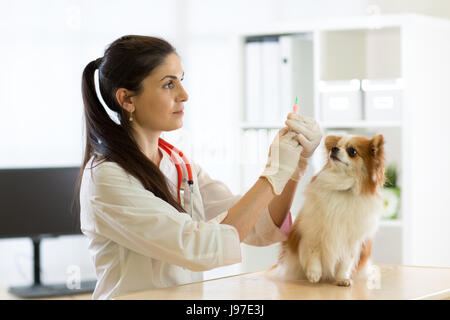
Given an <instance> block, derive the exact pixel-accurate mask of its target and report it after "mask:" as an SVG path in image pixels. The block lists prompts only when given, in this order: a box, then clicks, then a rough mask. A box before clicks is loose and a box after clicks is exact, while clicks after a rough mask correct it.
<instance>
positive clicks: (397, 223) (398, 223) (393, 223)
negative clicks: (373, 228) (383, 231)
mask: <svg viewBox="0 0 450 320" xmlns="http://www.w3.org/2000/svg"><path fill="white" fill-rule="evenodd" d="M402 226H403V221H402V220H400V219H392V220H387V219H386V220H383V219H382V220H380V227H402Z"/></svg>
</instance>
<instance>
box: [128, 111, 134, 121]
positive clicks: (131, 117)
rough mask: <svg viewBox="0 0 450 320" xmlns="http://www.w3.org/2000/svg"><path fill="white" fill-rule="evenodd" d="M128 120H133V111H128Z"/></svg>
mask: <svg viewBox="0 0 450 320" xmlns="http://www.w3.org/2000/svg"><path fill="white" fill-rule="evenodd" d="M128 120H130V122H133V112H130V119H128Z"/></svg>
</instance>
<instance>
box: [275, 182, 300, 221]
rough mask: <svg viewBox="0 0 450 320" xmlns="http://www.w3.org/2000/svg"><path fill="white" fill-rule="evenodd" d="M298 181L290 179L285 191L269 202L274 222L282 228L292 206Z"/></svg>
mask: <svg viewBox="0 0 450 320" xmlns="http://www.w3.org/2000/svg"><path fill="white" fill-rule="evenodd" d="M297 186H298V181H294V180H289V182H288V183H287V184H286V187H284V190H283V192H282V193H281V194H280V195H279V196H276V197H274V198H273V199H272V201H270V203H269V212H270V216H271V217H272V220H273V223H274V224H275V225H276V226H277V227H278V228H280V227H281V225H282V224H283V222H284V220H285V219H286V215H287V214H288V213H289V210H290V209H291V206H292V201H293V200H294V196H295V191H296V190H297Z"/></svg>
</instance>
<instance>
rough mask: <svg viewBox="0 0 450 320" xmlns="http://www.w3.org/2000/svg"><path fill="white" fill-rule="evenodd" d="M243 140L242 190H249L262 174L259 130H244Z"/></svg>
mask: <svg viewBox="0 0 450 320" xmlns="http://www.w3.org/2000/svg"><path fill="white" fill-rule="evenodd" d="M242 142H243V143H242V149H241V154H242V158H241V161H242V162H241V166H242V177H241V178H242V187H243V189H242V190H245V191H247V190H248V189H249V188H250V187H251V186H252V185H253V184H254V183H255V182H256V179H257V177H258V175H259V174H261V172H260V171H259V164H258V162H259V151H258V131H256V130H246V131H244V133H243V137H242Z"/></svg>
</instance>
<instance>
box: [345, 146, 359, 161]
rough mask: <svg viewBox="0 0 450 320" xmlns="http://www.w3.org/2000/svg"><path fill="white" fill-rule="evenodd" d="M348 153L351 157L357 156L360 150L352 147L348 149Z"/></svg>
mask: <svg viewBox="0 0 450 320" xmlns="http://www.w3.org/2000/svg"><path fill="white" fill-rule="evenodd" d="M347 153H348V155H349V156H350V157H351V158H353V157H356V155H357V154H358V152H357V151H356V150H355V149H354V148H352V147H350V148H348V149H347Z"/></svg>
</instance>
